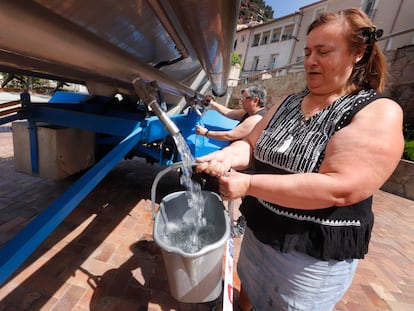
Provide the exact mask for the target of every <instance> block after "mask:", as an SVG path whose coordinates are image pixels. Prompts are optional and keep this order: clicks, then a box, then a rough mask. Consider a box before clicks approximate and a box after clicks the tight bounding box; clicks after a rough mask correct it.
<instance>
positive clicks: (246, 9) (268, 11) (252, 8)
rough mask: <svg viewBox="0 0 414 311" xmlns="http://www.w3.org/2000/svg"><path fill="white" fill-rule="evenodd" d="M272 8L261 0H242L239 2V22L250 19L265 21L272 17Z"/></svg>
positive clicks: (246, 21)
mask: <svg viewBox="0 0 414 311" xmlns="http://www.w3.org/2000/svg"><path fill="white" fill-rule="evenodd" d="M273 14H274V11H273V8H272V7H271V6H269V5H267V4H266V2H265V1H263V0H242V1H241V3H240V13H239V23H241V24H247V23H249V22H250V21H257V22H261V21H262V22H267V21H269V20H272V19H273Z"/></svg>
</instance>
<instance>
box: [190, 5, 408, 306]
mask: <svg viewBox="0 0 414 311" xmlns="http://www.w3.org/2000/svg"><path fill="white" fill-rule="evenodd" d="M381 35H382V31H381V30H377V29H376V27H375V26H374V25H373V24H372V22H371V20H370V19H369V17H368V16H367V15H366V14H365V13H364V12H362V11H361V10H359V9H347V10H343V11H340V12H337V13H325V14H323V15H321V16H319V17H318V18H317V19H316V20H315V21H314V22H313V23H312V24H311V25H310V26H309V29H308V37H307V40H306V44H305V49H304V52H305V60H304V66H305V70H306V79H307V88H306V89H305V90H304V91H302V92H300V93H297V94H292V95H290V96H288V97H287V98H286V99H285V100H284V101H283V102H282V103H281V104H280V105H275V106H274V107H272V109H270V110H269V111H268V112H267V113H266V115H265V116H264V118H263V119H262V120H261V121H260V122H259V123H258V124H257V126H256V127H255V129H254V130H253V132H252V133H251V134H250V135H249V136H248V137H247V138H246V139H244V140H241V141H237V142H234V143H233V144H231V145H230V146H228V147H226V148H224V149H222V150H220V151H217V152H214V153H212V154H209V155H207V156H204V157H201V158H199V159H198V161H200V162H205V163H204V164H200V166H198V168H197V170H198V171H203V172H206V173H208V174H210V175H213V176H217V177H218V179H219V185H220V193H221V195H222V196H223V198H224V199H236V198H240V197H242V198H243V202H242V205H241V206H240V210H241V213H242V214H243V215H244V217H245V218H246V221H247V228H246V231H245V234H244V236H243V242H242V246H241V250H240V257H239V261H238V267H237V268H238V269H237V271H238V274H239V277H240V280H241V283H242V290H241V293H240V298H239V304H238V307H239V308H240V309H242V310H250V309H251V308H252V307H254V308H255V309H256V310H279V311H280V310H321V311H324V310H331V309H332V308H333V307H334V306H335V304H336V303H337V302H338V301H339V300H340V299H341V297H342V296H343V294H344V293H345V291H346V290H347V289H348V287H349V286H350V284H351V282H352V277H353V275H354V272H355V269H356V265H357V262H358V259H361V258H364V255H365V254H366V253H367V252H368V245H369V241H370V236H371V230H372V226H373V221H374V216H373V213H372V208H371V205H372V195H373V194H374V192H375V191H376V190H377V189H379V188H380V187H381V185H382V184H383V183H384V182H385V181H386V180H387V179H388V177H389V176H390V175H391V174H392V172H393V171H394V169H395V168H396V166H397V164H398V162H399V160H400V157H401V154H402V150H403V146H404V139H403V134H402V119H403V114H402V109H401V107H400V106H399V104H398V103H396V102H395V101H393V100H391V99H390V98H386V97H384V96H382V95H381V93H380V92H381V91H383V89H384V83H385V76H386V68H385V60H384V56H383V54H382V52H381V51H380V49H379V47H378V45H377V42H376V41H377V39H378V38H379V37H380V36H381ZM253 164H254V165H253ZM252 165H253V167H254V173H253V174H246V173H242V172H240V170H243V169H246V168H248V167H251V166H252ZM231 169H233V170H232V171H230V170H231ZM238 171H239V172H238Z"/></svg>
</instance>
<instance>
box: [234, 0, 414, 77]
mask: <svg viewBox="0 0 414 311" xmlns="http://www.w3.org/2000/svg"><path fill="white" fill-rule="evenodd" d="M351 7H358V8H361V9H363V10H364V11H365V12H366V13H367V14H368V15H369V16H370V17H371V19H372V21H373V22H374V24H375V25H376V26H377V28H381V29H383V30H384V34H383V39H381V40H380V41H379V43H380V47H381V48H382V49H383V51H384V52H385V51H389V50H395V49H398V48H400V47H403V46H407V45H411V44H414V20H413V18H412V16H411V15H412V12H414V1H413V0H396V1H389V0H348V1H342V0H321V1H317V2H315V3H312V4H310V5H307V6H304V7H301V8H300V9H299V11H298V12H295V13H293V14H291V15H287V16H284V17H281V18H277V19H274V20H272V21H269V22H267V23H262V24H257V23H256V24H248V25H243V26H239V28H238V30H237V32H236V48H235V53H237V54H238V55H239V56H240V58H241V60H242V68H241V73H240V79H241V80H242V79H244V78H246V77H249V76H252V75H258V74H263V72H268V71H271V74H274V75H280V74H284V73H285V72H287V69H286V67H287V66H292V67H288V68H290V70H292V69H291V68H293V69H295V68H296V69H299V70H300V69H301V67H302V65H301V63H302V62H303V58H304V52H303V51H304V47H305V43H306V32H307V29H308V26H309V25H310V24H311V23H312V21H313V20H314V19H315V18H316V17H317V16H319V15H320V14H322V13H324V12H336V11H339V10H342V9H346V8H351ZM302 68H303V67H302Z"/></svg>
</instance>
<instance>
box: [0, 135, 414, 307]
mask: <svg viewBox="0 0 414 311" xmlns="http://www.w3.org/2000/svg"><path fill="white" fill-rule="evenodd" d="M160 169H161V168H159V167H157V166H156V165H151V164H147V163H146V162H145V161H144V160H142V159H132V160H125V161H122V162H120V163H119V164H118V165H117V166H116V167H115V168H114V169H113V170H112V171H111V172H110V173H109V174H108V175H107V176H106V177H105V178H104V180H103V181H102V182H101V183H100V184H99V185H98V186H97V187H96V188H95V189H94V190H93V191H92V192H91V193H90V194H89V195H88V196H87V197H86V198H85V199H84V200H83V201H82V202H81V203H80V204H79V206H78V207H77V208H76V209H75V210H74V211H73V212H72V213H71V214H70V215H69V216H68V217H67V218H66V219H65V220H64V221H63V222H62V223H61V224H60V225H59V226H58V228H57V229H56V230H55V231H54V232H53V233H52V234H51V235H50V236H49V237H48V238H47V239H46V240H45V241H44V242H43V243H42V244H41V246H40V247H39V248H38V249H37V250H36V251H35V252H34V253H33V254H32V255H31V256H30V257H29V259H28V260H27V261H26V262H25V263H24V264H23V265H22V266H21V267H20V268H19V269H18V270H17V271H16V272H15V273H14V274H13V275H12V276H11V277H10V278H9V279H8V281H7V282H6V283H5V284H4V285H3V286H2V287H0V301H1V302H0V311H6V310H7V311H11V310H45V311H46V310H59V311H65V310H75V311H81V310H83V311H85V310H97V311H107V310H108V311H109V310H117V311H120V310H122V311H129V310H154V311H155V310H212V309H213V307H216V310H220V305H221V302H220V297H219V298H218V299H217V301H214V302H212V303H205V304H185V303H180V302H177V301H176V300H175V299H174V298H173V297H172V296H171V293H170V290H169V286H168V281H167V276H166V270H165V267H164V262H163V258H162V255H161V252H160V249H159V247H158V246H157V245H156V244H155V243H154V242H153V240H152V230H153V220H152V213H151V199H150V189H151V185H152V182H153V179H154V178H155V176H156V175H157V173H158V172H159V171H160ZM75 180H76V177H71V178H68V179H66V180H63V181H52V180H46V179H41V178H38V177H35V176H30V175H26V174H22V173H18V172H16V171H15V170H14V162H13V146H12V135H11V133H10V132H9V131H8V130H7V129H5V130H4V131H0V244H3V243H5V242H6V241H7V240H8V239H10V238H11V237H13V236H14V234H16V232H18V231H19V230H20V229H21V228H22V227H24V226H25V225H26V224H27V223H28V222H29V221H30V220H31V219H32V218H33V217H35V216H36V215H37V214H39V213H40V212H41V211H42V210H43V209H45V208H46V207H47V206H48V205H49V204H50V203H51V202H53V201H54V200H55V199H56V198H58V197H59V195H60V194H62V193H63V192H64V191H65V190H66V189H67V188H68V187H69V186H70V185H71V184H72V183H73V182H74V181H75ZM177 184H178V180H177V179H176V177H175V175H171V176H168V177H167V178H166V180H165V181H160V183H159V191H158V194H157V203H158V202H159V200H160V198H162V197H163V196H164V195H166V194H167V193H169V192H172V191H175V190H176V189H175V188H174V187H175V186H174V185H177ZM238 203H239V202H236V207H237V206H238ZM374 212H375V215H376V219H375V224H374V231H373V236H372V242H371V245H370V250H369V254H368V255H367V256H366V258H365V259H364V260H361V261H360V263H359V266H358V269H357V272H356V275H355V278H354V281H353V284H352V286H351V288H350V289H349V291H348V292H347V293H346V295H345V296H344V297H343V299H342V300H341V301H340V302H339V303H338V305H337V306H336V308H335V310H343V311H346V310H352V311H357V310H361V311H362V310H363V311H374V310H392V311H405V310H414V262H413V261H414V234H413V233H414V232H413V231H414V201H411V200H407V199H404V198H401V197H398V196H395V195H392V194H389V193H386V192H383V191H378V192H377V193H376V194H375V196H374ZM235 217H237V214H236V215H235ZM241 239H242V237H239V238H235V239H234V253H235V260H236V261H237V258H238V252H239V246H240V242H241ZM234 285H235V299H237V295H238V289H239V288H240V283H239V280H238V277H237V273H235V275H234Z"/></svg>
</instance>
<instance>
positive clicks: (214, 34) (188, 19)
mask: <svg viewBox="0 0 414 311" xmlns="http://www.w3.org/2000/svg"><path fill="white" fill-rule="evenodd" d="M168 1H169V3H170V6H171V8H172V10H173V11H174V13H175V15H176V16H177V18H178V20H179V21H180V22H181V24H182V26H183V29H184V31H185V33H186V35H187V37H188V38H189V40H190V42H191V44H192V46H193V48H194V50H195V52H196V54H197V56H198V59H199V60H200V62H201V66H202V67H203V69H204V71H205V72H206V73H207V76H208V77H209V80H210V81H211V83H212V85H213V93H214V94H215V95H216V96H223V95H225V94H226V92H227V80H228V77H229V73H230V66H231V54H232V51H233V45H234V39H235V33H236V26H237V18H238V15H239V14H238V12H239V8H240V0H226V1H223V0H208V1H196V0H193V1H174V0H168Z"/></svg>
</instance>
